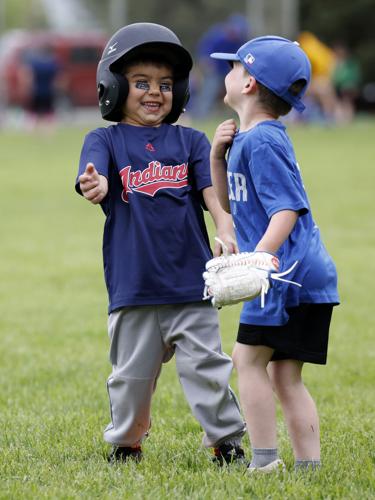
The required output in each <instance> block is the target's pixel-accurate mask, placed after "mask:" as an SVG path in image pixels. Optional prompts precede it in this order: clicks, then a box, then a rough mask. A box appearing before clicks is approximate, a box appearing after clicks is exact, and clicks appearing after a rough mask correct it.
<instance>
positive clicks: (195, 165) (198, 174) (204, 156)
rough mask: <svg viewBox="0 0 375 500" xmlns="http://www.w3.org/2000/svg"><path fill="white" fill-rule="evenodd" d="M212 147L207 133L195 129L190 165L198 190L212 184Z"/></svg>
mask: <svg viewBox="0 0 375 500" xmlns="http://www.w3.org/2000/svg"><path fill="white" fill-rule="evenodd" d="M210 149H211V145H210V142H209V140H208V139H207V137H206V136H205V134H203V133H201V132H198V131H194V134H193V140H192V147H191V154H190V167H191V168H192V174H193V179H194V184H195V187H196V189H197V191H202V189H204V188H206V187H209V186H212V182H211V173H210Z"/></svg>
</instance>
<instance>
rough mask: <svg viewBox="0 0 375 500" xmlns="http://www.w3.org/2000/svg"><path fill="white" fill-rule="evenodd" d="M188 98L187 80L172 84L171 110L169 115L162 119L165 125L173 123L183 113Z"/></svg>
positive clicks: (183, 79)
mask: <svg viewBox="0 0 375 500" xmlns="http://www.w3.org/2000/svg"><path fill="white" fill-rule="evenodd" d="M189 98H190V93H189V79H188V78H182V79H178V80H175V81H174V83H173V101H172V109H171V112H170V113H169V115H167V116H166V117H165V118H164V120H163V121H164V122H165V123H174V122H176V121H177V120H178V118H179V116H180V114H181V113H183V112H184V111H185V106H186V104H187V103H188V101H189Z"/></svg>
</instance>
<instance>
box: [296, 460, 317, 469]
mask: <svg viewBox="0 0 375 500" xmlns="http://www.w3.org/2000/svg"><path fill="white" fill-rule="evenodd" d="M319 468H320V460H296V461H295V464H294V470H306V469H309V470H315V469H319Z"/></svg>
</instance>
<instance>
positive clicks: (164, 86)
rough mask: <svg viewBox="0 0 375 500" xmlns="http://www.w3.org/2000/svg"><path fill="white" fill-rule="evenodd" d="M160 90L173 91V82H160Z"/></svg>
mask: <svg viewBox="0 0 375 500" xmlns="http://www.w3.org/2000/svg"><path fill="white" fill-rule="evenodd" d="M160 92H172V84H171V83H162V84H160Z"/></svg>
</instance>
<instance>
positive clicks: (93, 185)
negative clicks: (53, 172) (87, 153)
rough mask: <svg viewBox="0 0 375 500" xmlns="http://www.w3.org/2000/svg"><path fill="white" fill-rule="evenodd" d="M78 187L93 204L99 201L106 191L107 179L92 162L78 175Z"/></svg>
mask: <svg viewBox="0 0 375 500" xmlns="http://www.w3.org/2000/svg"><path fill="white" fill-rule="evenodd" d="M78 180H79V187H80V189H81V192H82V194H83V196H84V197H85V198H86V200H89V201H91V203H93V204H94V205H96V204H98V203H100V202H101V201H102V200H103V199H104V198H105V197H106V195H107V193H108V180H107V178H106V177H104V176H103V175H100V174H99V173H98V171H97V170H96V168H95V166H94V164H93V163H88V164H87V165H86V170H85V171H84V173H83V174H82V175H80V176H79V178H78Z"/></svg>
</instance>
